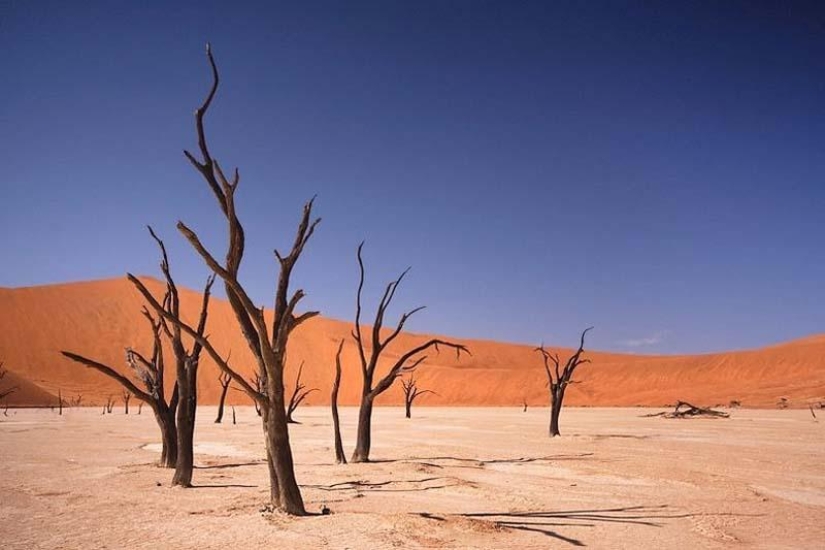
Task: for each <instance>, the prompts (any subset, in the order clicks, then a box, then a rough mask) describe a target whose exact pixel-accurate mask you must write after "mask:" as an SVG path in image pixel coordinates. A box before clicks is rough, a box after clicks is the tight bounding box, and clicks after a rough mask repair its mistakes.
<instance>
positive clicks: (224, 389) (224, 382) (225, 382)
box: [215, 372, 232, 424]
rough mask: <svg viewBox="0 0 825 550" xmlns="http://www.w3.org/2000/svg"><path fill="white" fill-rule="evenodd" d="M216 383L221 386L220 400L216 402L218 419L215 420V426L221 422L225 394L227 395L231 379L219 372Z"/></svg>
mask: <svg viewBox="0 0 825 550" xmlns="http://www.w3.org/2000/svg"><path fill="white" fill-rule="evenodd" d="M218 382H220V384H221V399H220V401H218V417H217V418H216V419H215V424H220V423H221V421H222V420H223V408H224V405H225V404H226V394H227V393H229V384H230V383H231V382H232V377H231V376H229V375H228V374H226V373H225V372H221V374H220V375H219V376H218Z"/></svg>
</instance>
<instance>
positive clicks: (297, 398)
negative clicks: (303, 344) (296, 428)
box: [286, 361, 318, 424]
mask: <svg viewBox="0 0 825 550" xmlns="http://www.w3.org/2000/svg"><path fill="white" fill-rule="evenodd" d="M303 370H304V362H303V361H301V365H300V366H299V367H298V376H297V377H296V378H295V389H293V390H292V396H291V397H290V398H289V405H287V408H286V421H287V422H289V423H290V424H298V422H297V421H296V420H295V419H294V418H292V413H294V412H295V409H297V408H298V405H300V404H301V402H302V401H303V400H304V399H306V397H307V395H309V394H311V393H312V392H314V391H318V388H311V389H309V390H307V389H305V388H306V386H305V385H304V384H301V372H302V371H303Z"/></svg>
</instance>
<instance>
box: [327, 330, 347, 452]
mask: <svg viewBox="0 0 825 550" xmlns="http://www.w3.org/2000/svg"><path fill="white" fill-rule="evenodd" d="M343 349H344V341H343V340H341V343H340V344H338V351H337V352H336V353H335V380H334V381H333V383H332V393H331V395H330V400H329V402H330V408H331V409H332V427H333V429H334V432H335V433H334V437H335V462H336V464H346V463H347V457H346V455H344V444H343V442H342V441H341V422H340V420H339V418H338V389H339V388H340V387H341V350H343Z"/></svg>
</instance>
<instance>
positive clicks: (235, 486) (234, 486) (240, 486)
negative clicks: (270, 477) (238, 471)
mask: <svg viewBox="0 0 825 550" xmlns="http://www.w3.org/2000/svg"><path fill="white" fill-rule="evenodd" d="M189 488H190V489H256V488H258V485H243V484H239V483H226V484H214V485H205V484H204V485H192V486H191V487H189Z"/></svg>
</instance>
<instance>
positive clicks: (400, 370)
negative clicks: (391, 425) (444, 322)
mask: <svg viewBox="0 0 825 550" xmlns="http://www.w3.org/2000/svg"><path fill="white" fill-rule="evenodd" d="M363 247H364V243H363V242H362V243H361V244H360V245H358V252H357V257H358V267H359V269H360V279H359V282H358V294H357V298H356V309H355V330H354V331H353V333H352V336H353V338H354V339H355V343H356V344H357V345H358V356H359V359H360V360H361V376H362V379H363V387H362V390H361V406H360V408H359V410H358V434H357V436H356V445H355V451H354V452H353V454H352V462H369V459H370V445H371V442H372V441H371V432H372V409H373V405H374V403H375V398H376V397H378V396H379V395H381V394H382V393H384V392H385V391H387V390H388V389H390V387H391V386H392V384H393V382H395V379H396V378H398V377H399V376H401V375H403V374H404V373H407V372H411V371H412V370H414V369H415V367H417V366H418V365H420V364H421V363H422V362H423V361H424V360H425V359H426V358H427V356H426V355H422V354H423V353H424V352H425V351H427V350H428V349H430V348H432V349H434V350H435V351H436V352H438V351H439V346H444V347H448V348H452V349H454V350H455V352H456V356H458V357H460V356H461V352H462V351H463V352H464V353H467V354H468V355H469V353H470V352H469V350H468V349H467V348H466V347H465V346H463V345H461V344H456V343H453V342H448V341H446V340H440V339H437V338H432V339H430V340H427V341H426V342H424V343H423V344H420V345H418V346H415V347H413V348H412V349H410V350H408V351H406V352H404V353H401V354H399V356H398V359H397V360H396V361H395V362H394V363H393V364H392V366H391V367H390V369H389V371H388V372H387V374H386V375H384V377H383V378H381V379H380V380H378V382H377V383H374V379H375V369H376V367H377V366H378V360H379V358H380V357H381V354H382V353H383V352H384V350H385V349H386V348H387V346H388V345H390V344H391V343H392V342H393V340H395V339H396V338H397V337H398V335H399V334H401V330H402V329H403V328H404V323H406V322H407V319H409V318H410V317H412V316H413V315H414V314H415V313H416V312H418V311H421V310H422V309H424V306H421V307H417V308H415V309H413V310H412V311H408V312H406V313H404V314H402V315H401V318H400V319H399V321H398V324H397V325H396V327H395V329H394V330H392V332H390V333H389V334H388V335H387V336H386V337H384V338H382V336H381V329H382V328H383V326H384V315H385V314H386V312H387V308H388V307H389V306H390V303H391V302H392V299H393V297H394V296H395V291H396V290H397V289H398V285H399V284H401V280H402V279H403V278H404V275H406V274H407V272H408V271H409V268H407V269H406V270H405V271H404V272H403V273H402V274H401V275H400V276H399V277H398V278H397V279H396V280H394V281H392V282H391V283H389V284H388V285H387V288H386V289H385V290H384V295H383V297H382V298H381V301H380V302H379V304H378V310H377V311H376V313H375V321H374V323H373V326H372V334H371V338H370V342H369V343H367V342H365V341H364V335H363V332H362V329H361V294H362V292H363V288H364V261H363V259H362V258H361V249H362V248H363ZM368 349H369V353H368V352H367V350H368Z"/></svg>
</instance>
